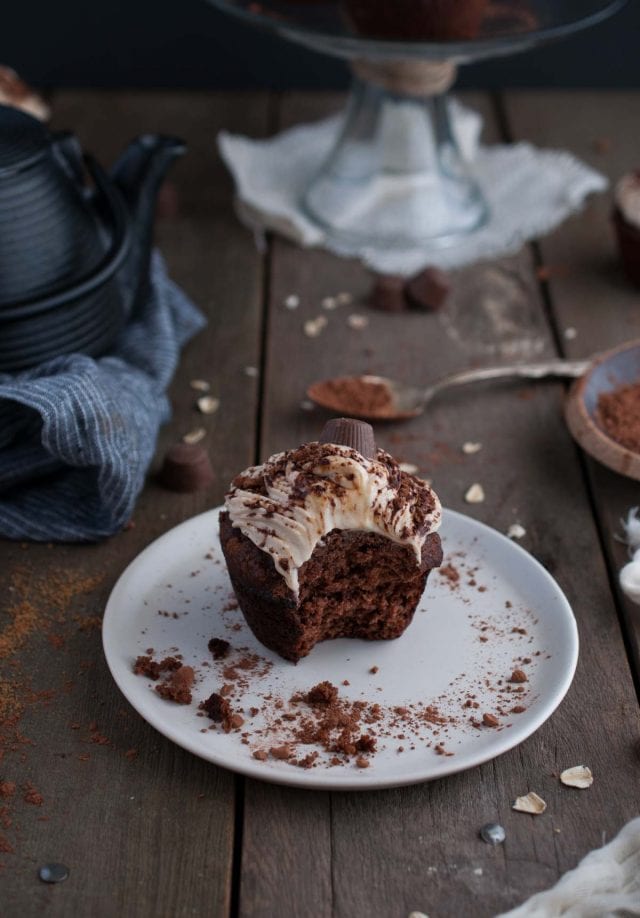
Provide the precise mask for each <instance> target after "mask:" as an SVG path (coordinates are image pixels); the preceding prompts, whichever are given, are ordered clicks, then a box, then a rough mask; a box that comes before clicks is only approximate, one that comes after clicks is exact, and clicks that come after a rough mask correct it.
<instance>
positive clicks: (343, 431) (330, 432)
mask: <svg viewBox="0 0 640 918" xmlns="http://www.w3.org/2000/svg"><path fill="white" fill-rule="evenodd" d="M319 440H320V443H336V444H337V445H338V446H350V447H351V449H355V450H356V451H357V452H359V453H360V455H361V456H364V458H365V459H374V458H375V455H376V441H375V438H374V436H373V427H372V426H371V424H367V422H366V421H356V420H355V419H354V418H332V419H331V420H330V421H327V423H326V424H325V425H324V428H323V430H322V433H321V434H320V437H319Z"/></svg>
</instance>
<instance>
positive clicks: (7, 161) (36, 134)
mask: <svg viewBox="0 0 640 918" xmlns="http://www.w3.org/2000/svg"><path fill="white" fill-rule="evenodd" d="M50 142H51V138H50V135H49V132H48V131H47V129H46V127H45V126H44V125H43V124H42V122H41V121H38V119H37V118H33V117H32V116H31V115H27V114H26V113H25V112H22V111H20V110H19V109H17V108H12V107H11V106H9V105H0V176H1V175H2V174H3V173H7V172H13V171H15V170H16V169H19V168H22V167H24V166H27V165H30V164H31V163H32V162H33V161H34V160H36V159H38V158H39V157H40V156H42V155H43V153H44V152H45V150H47V148H48V147H49V144H50Z"/></svg>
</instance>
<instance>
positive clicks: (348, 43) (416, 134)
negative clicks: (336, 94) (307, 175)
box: [210, 0, 625, 249]
mask: <svg viewBox="0 0 640 918" xmlns="http://www.w3.org/2000/svg"><path fill="white" fill-rule="evenodd" d="M210 2H212V3H213V4H214V5H215V6H216V7H219V8H220V9H223V10H225V11H226V12H230V13H233V14H234V15H236V16H240V17H241V18H243V19H245V20H246V21H248V22H251V23H252V24H253V25H258V26H261V27H263V28H268V29H272V30H274V31H276V32H277V33H278V34H279V35H281V36H283V37H284V38H287V39H289V40H291V41H295V42H297V43H298V44H302V45H305V46H307V47H309V48H312V49H313V50H315V51H320V52H324V53H327V54H333V55H335V56H338V57H343V58H346V59H348V60H349V62H350V66H351V69H352V72H353V75H354V81H353V85H352V89H351V94H350V96H349V100H348V103H347V106H346V110H345V112H344V117H343V120H342V126H341V129H340V131H339V134H338V137H337V140H336V142H335V144H334V147H333V149H332V150H331V152H330V153H329V155H328V156H327V157H326V159H325V161H324V163H323V164H322V166H321V168H320V169H319V171H318V172H317V174H316V175H315V176H314V177H313V179H312V180H311V182H310V184H309V186H308V188H307V189H306V190H305V191H304V193H303V195H302V198H301V201H300V206H301V208H302V209H303V210H304V212H305V214H306V216H307V217H308V218H310V219H311V220H312V221H313V222H314V223H315V224H317V225H318V226H319V227H320V228H321V229H322V230H323V232H324V234H325V235H326V236H328V237H329V239H330V240H334V241H336V242H337V243H340V242H346V243H348V244H349V246H350V247H351V248H353V247H356V248H366V247H368V246H372V247H377V248H385V247H387V248H400V249H405V248H420V247H422V248H425V249H429V248H434V249H438V248H442V247H443V246H451V245H455V244H456V243H458V242H459V241H460V240H461V239H462V238H464V237H465V236H467V235H468V234H469V233H473V232H474V230H477V229H479V228H480V227H481V226H483V225H484V224H485V223H486V222H487V220H488V218H489V216H490V215H489V209H488V206H487V203H486V201H485V199H484V196H483V194H482V192H481V190H480V188H479V187H478V184H477V182H476V181H475V179H474V175H473V163H472V162H471V161H469V160H468V159H467V158H465V156H464V155H463V152H462V151H461V148H460V142H459V138H457V137H456V132H455V130H454V127H453V125H452V121H451V115H450V103H449V97H448V95H447V92H448V90H449V89H450V88H451V87H452V85H453V84H454V82H455V78H456V73H457V67H458V65H459V64H462V63H467V62H470V61H475V60H481V59H484V58H489V57H495V56H499V55H506V54H513V53H515V52H516V51H523V50H526V49H528V48H531V47H534V46H536V45H539V44H542V43H543V42H546V41H551V40H553V39H559V38H562V37H564V36H566V35H570V34H572V33H573V32H575V31H577V30H578V29H580V28H584V27H586V26H588V25H594V24H596V23H597V22H599V21H601V20H602V19H604V18H606V17H607V16H609V15H611V14H612V13H614V12H615V11H616V10H618V9H620V8H621V7H622V6H623V5H624V3H625V0H553V2H551V0H502V2H493V3H488V4H487V13H486V15H485V18H484V20H483V22H482V25H481V27H480V29H479V31H478V34H477V37H476V38H474V39H472V40H471V39H467V40H464V41H433V40H432V41H419V42H417V41H413V40H411V41H404V40H403V41H398V40H397V39H396V40H391V41H387V40H383V39H380V38H377V37H368V36H363V35H361V34H357V33H356V32H355V31H354V28H353V25H352V23H351V20H350V16H349V12H348V9H349V3H348V2H347V3H346V4H345V3H343V2H337V0H334V2H327V0H313V2H312V0H304V2H303V0H262V2H261V3H260V4H256V3H254V2H252V0H210ZM420 2H422V3H423V4H425V3H428V2H429V0H416V3H420Z"/></svg>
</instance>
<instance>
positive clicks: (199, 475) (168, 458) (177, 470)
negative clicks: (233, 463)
mask: <svg viewBox="0 0 640 918" xmlns="http://www.w3.org/2000/svg"><path fill="white" fill-rule="evenodd" d="M158 481H159V482H160V484H162V485H164V487H165V488H168V489H169V490H170V491H184V492H188V491H200V490H202V489H203V488H207V487H208V486H209V485H210V484H211V483H212V481H213V470H212V468H211V463H210V461H209V454H208V453H207V451H206V449H204V447H202V446H199V445H197V444H192V443H174V445H173V446H171V447H170V448H169V449H168V450H167V452H166V454H165V457H164V462H163V465H162V469H161V471H160V474H159V475H158Z"/></svg>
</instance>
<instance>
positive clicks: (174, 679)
mask: <svg viewBox="0 0 640 918" xmlns="http://www.w3.org/2000/svg"><path fill="white" fill-rule="evenodd" d="M195 678H196V674H195V672H194V669H193V667H192V666H180V668H179V669H176V670H175V671H174V672H172V673H171V675H170V676H169V678H168V679H167V681H166V682H162V683H161V684H160V685H156V692H157V693H158V695H160V696H161V698H166V700H167V701H175V703H176V704H191V701H192V695H191V689H192V687H193V683H194V682H195Z"/></svg>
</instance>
